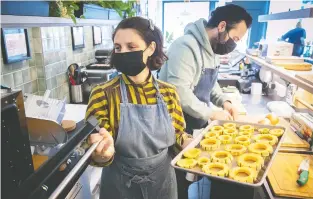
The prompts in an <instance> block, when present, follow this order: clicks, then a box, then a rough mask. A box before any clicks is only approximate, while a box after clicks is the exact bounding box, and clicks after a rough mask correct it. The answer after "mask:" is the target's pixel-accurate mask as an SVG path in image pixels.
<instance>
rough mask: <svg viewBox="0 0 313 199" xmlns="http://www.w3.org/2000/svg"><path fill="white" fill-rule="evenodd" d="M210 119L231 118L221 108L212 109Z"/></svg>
mask: <svg viewBox="0 0 313 199" xmlns="http://www.w3.org/2000/svg"><path fill="white" fill-rule="evenodd" d="M210 120H233V118H232V116H231V115H230V114H229V112H228V111H226V110H222V111H213V113H212V116H211V117H210Z"/></svg>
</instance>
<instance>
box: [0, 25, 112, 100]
mask: <svg viewBox="0 0 313 199" xmlns="http://www.w3.org/2000/svg"><path fill="white" fill-rule="evenodd" d="M112 31H113V26H103V27H102V44H101V45H97V46H94V45H93V36H92V26H85V27H84V43H85V48H82V49H77V50H73V48H72V36H71V27H36V28H29V29H28V34H29V40H30V48H31V55H32V56H31V57H32V58H31V59H30V60H25V61H22V62H17V63H12V64H4V63H3V59H2V53H0V54H1V83H2V84H5V85H7V86H10V87H12V88H17V89H22V90H23V92H24V93H33V94H38V95H43V94H44V92H45V90H46V89H50V90H51V94H50V97H52V98H57V99H64V98H65V97H66V98H67V101H69V99H70V98H69V85H68V78H67V73H66V72H67V67H68V66H69V65H70V64H72V63H78V64H80V65H81V66H86V65H88V64H90V63H93V62H95V56H94V54H95V51H96V50H97V49H110V48H112V41H111V35H112Z"/></svg>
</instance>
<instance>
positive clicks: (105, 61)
mask: <svg viewBox="0 0 313 199" xmlns="http://www.w3.org/2000/svg"><path fill="white" fill-rule="evenodd" d="M110 54H111V50H108V49H105V50H96V52H95V58H96V60H97V61H96V62H95V63H92V64H89V65H87V66H86V69H89V70H107V69H110Z"/></svg>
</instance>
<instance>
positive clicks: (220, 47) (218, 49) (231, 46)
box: [212, 31, 237, 55]
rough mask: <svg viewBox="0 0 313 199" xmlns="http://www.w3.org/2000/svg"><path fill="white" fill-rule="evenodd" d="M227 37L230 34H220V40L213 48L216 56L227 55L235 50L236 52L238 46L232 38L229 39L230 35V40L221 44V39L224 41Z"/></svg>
mask: <svg viewBox="0 0 313 199" xmlns="http://www.w3.org/2000/svg"><path fill="white" fill-rule="evenodd" d="M227 35H228V32H226V31H224V32H222V33H218V39H217V41H216V43H215V45H214V46H213V48H212V49H213V52H214V53H215V54H218V55H226V54H228V53H230V52H232V51H233V50H235V48H236V46H237V44H236V43H235V41H234V40H233V39H232V38H231V37H229V35H228V37H229V39H228V40H227V41H226V42H221V37H222V38H223V40H224V39H225V38H226V36H227Z"/></svg>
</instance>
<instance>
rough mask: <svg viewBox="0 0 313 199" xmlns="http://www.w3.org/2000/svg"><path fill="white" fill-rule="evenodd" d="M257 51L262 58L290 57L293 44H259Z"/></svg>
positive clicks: (278, 42)
mask: <svg viewBox="0 0 313 199" xmlns="http://www.w3.org/2000/svg"><path fill="white" fill-rule="evenodd" d="M259 50H260V51H261V56H262V57H269V56H292V51H293V44H292V43H288V42H284V41H277V42H262V43H261V42H260V45H259Z"/></svg>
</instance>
